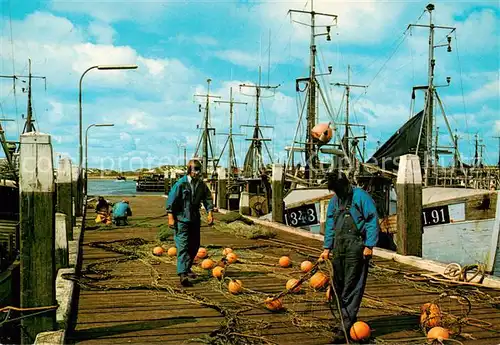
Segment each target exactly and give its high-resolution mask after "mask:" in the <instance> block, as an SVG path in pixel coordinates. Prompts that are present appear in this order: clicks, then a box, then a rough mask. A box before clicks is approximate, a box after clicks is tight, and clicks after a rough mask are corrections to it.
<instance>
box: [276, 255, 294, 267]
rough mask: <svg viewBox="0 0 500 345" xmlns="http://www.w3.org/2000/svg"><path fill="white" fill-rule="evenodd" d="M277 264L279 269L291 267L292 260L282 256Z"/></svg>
mask: <svg viewBox="0 0 500 345" xmlns="http://www.w3.org/2000/svg"><path fill="white" fill-rule="evenodd" d="M279 263H280V266H281V267H290V266H291V265H292V260H290V258H289V257H288V256H282V257H281V258H280V261H279Z"/></svg>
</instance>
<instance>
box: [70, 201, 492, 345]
mask: <svg viewBox="0 0 500 345" xmlns="http://www.w3.org/2000/svg"><path fill="white" fill-rule="evenodd" d="M111 199H112V198H111ZM129 200H130V205H131V207H132V210H133V214H134V217H131V218H130V221H129V223H130V225H129V226H127V227H122V228H117V227H97V226H96V225H95V224H94V221H93V218H94V214H93V212H92V211H91V210H90V209H89V210H88V214H87V218H86V230H85V231H84V239H83V248H82V249H83V263H82V274H83V275H82V276H81V277H77V280H79V281H80V284H79V285H80V294H79V300H78V301H76V304H77V308H76V315H75V320H74V322H75V325H74V331H73V332H70V334H69V339H68V341H69V342H71V343H78V344H89V345H90V344H112V343H113V344H118V343H119V344H127V343H128V344H147V343H161V344H176V345H177V344H194V343H210V342H209V341H208V339H210V338H209V337H210V336H212V337H217V336H219V338H217V339H218V340H221V339H224V338H223V337H222V335H224V336H226V337H228V339H235V337H236V338H237V337H238V336H239V337H241V339H246V340H247V341H248V342H247V343H252V344H260V343H262V344H266V343H267V344H328V343H329V341H330V339H331V334H330V333H329V332H328V331H325V329H322V328H321V327H319V328H317V327H315V326H314V325H316V326H317V325H318V324H320V325H321V324H323V325H326V324H329V323H335V322H334V321H332V320H333V316H332V313H331V311H330V309H329V306H328V303H326V302H325V299H324V294H325V293H324V291H323V292H314V291H312V290H311V289H310V288H309V287H308V285H307V284H304V286H303V290H304V291H306V292H305V293H303V294H302V295H297V296H298V297H293V298H288V297H289V296H285V298H284V306H285V307H286V308H289V310H293V313H291V312H282V313H275V312H271V311H268V310H266V309H265V308H264V307H263V304H262V303H259V298H260V296H262V295H263V294H269V295H273V294H276V293H279V292H281V291H282V290H283V289H284V287H285V283H286V281H287V277H295V278H300V276H302V273H301V272H300V270H299V269H298V266H299V265H300V262H301V261H302V260H305V259H307V258H308V257H309V259H310V260H311V261H312V260H314V258H317V257H318V255H319V250H320V249H321V248H322V243H321V242H320V241H317V240H313V239H307V238H304V237H301V236H299V235H294V234H290V233H285V232H279V231H278V232H277V236H276V237H274V238H272V239H248V238H242V237H236V236H235V235H232V234H230V233H227V232H221V231H216V227H217V223H218V218H220V214H216V226H215V227H208V226H203V227H202V229H201V231H202V240H201V242H202V246H205V247H207V248H208V249H209V252H210V251H214V250H216V251H220V250H221V248H225V247H231V248H233V249H234V250H235V252H236V253H238V249H240V250H241V251H243V250H244V248H246V249H247V250H248V249H249V248H252V249H251V250H252V253H253V259H252V258H250V257H249V256H244V259H243V258H242V259H241V261H242V263H235V264H233V266H229V268H228V269H227V273H226V276H228V277H230V278H232V279H240V280H242V281H243V285H244V287H245V288H246V289H248V290H244V292H243V295H244V296H246V295H247V294H249V295H251V296H255V299H254V300H253V302H254V303H252V304H248V303H245V304H244V305H242V303H241V301H242V299H239V298H240V297H241V295H240V296H238V295H230V294H228V293H227V289H225V286H224V284H222V285H219V283H218V282H217V281H216V280H215V278H211V277H209V276H208V274H207V273H205V274H203V273H202V274H201V275H200V276H199V277H198V278H197V279H196V280H195V284H194V286H193V287H190V288H181V287H180V285H179V280H178V277H177V275H176V273H175V265H174V263H173V262H174V261H175V260H174V259H171V258H167V259H171V260H172V261H171V262H168V261H166V260H161V258H160V259H158V260H155V258H154V257H151V258H144V257H142V258H139V259H131V260H129V259H130V253H126V252H122V253H119V252H116V251H110V250H105V249H103V248H104V247H103V244H105V243H110V242H112V241H121V240H126V239H137V238H142V239H144V240H146V241H155V240H156V236H157V233H158V230H159V228H160V227H161V226H162V225H163V224H165V223H166V217H162V215H164V213H165V210H164V208H165V199H164V198H163V197H161V196H137V197H130V198H129ZM135 241H137V240H135ZM169 243H172V241H169ZM99 244H100V245H99ZM288 244H291V245H288ZM137 245H138V246H139V245H141V242H138V243H137ZM150 245H151V247H153V246H154V242H151V243H150ZM294 245H295V246H294ZM308 248H310V250H308ZM315 249H316V250H315ZM165 255H166V254H165ZM259 255H260V256H259ZM281 255H289V256H290V257H291V259H292V260H293V262H294V266H293V267H292V268H280V267H272V269H273V270H274V274H270V272H271V271H269V272H268V273H265V272H262V271H259V270H257V269H255V270H243V269H241V270H240V269H238V266H239V265H244V264H246V265H247V267H248V265H249V264H250V261H252V260H253V261H255V262H254V264H255V265H256V266H255V267H257V266H258V262H262V261H264V260H265V258H276V261H274V260H271V261H268V262H267V264H269V265H270V266H272V265H273V264H277V259H278V258H279V257H280V256H281ZM242 257H243V255H242ZM373 263H374V267H372V268H370V275H369V279H368V283H367V287H366V291H365V295H364V299H363V304H362V307H361V310H360V313H359V316H358V319H360V320H363V321H366V322H367V323H368V324H369V325H370V326H371V328H372V330H373V332H372V340H373V343H375V341H377V343H379V342H380V343H384V341H385V342H387V343H391V344H394V343H398V344H423V343H425V339H423V338H422V337H424V333H423V331H422V330H420V329H419V311H418V310H419V308H420V306H421V305H423V304H424V303H427V302H432V301H435V300H437V299H438V298H439V296H440V294H441V293H443V292H447V293H449V294H457V293H458V291H457V290H456V289H453V288H452V287H446V286H442V285H440V284H430V285H426V284H421V283H419V282H418V281H417V280H418V279H412V277H414V276H415V277H416V276H417V275H414V273H422V272H424V271H423V270H421V269H417V268H415V267H411V266H407V265H402V264H398V263H396V262H394V261H389V260H385V259H380V258H376V257H375V258H374V259H373ZM276 266H277V265H276ZM396 271H400V272H399V273H398V272H396ZM196 272H197V273H200V272H202V271H201V269H199V268H196ZM403 273H404V274H403ZM405 277H406V278H405ZM91 278H93V279H91ZM96 286H102V287H106V288H101V289H99V288H96ZM148 287H149V288H148ZM154 287H156V288H154ZM165 287H168V288H165ZM462 290H463V291H465V292H466V293H468V296H469V299H470V301H471V303H472V310H471V312H470V313H469V314H468V319H463V318H462V324H463V325H462V326H463V327H462V329H461V334H462V336H457V337H454V339H455V340H457V341H459V343H462V344H471V345H472V344H474V345H495V344H499V343H500V312H499V309H498V308H500V299H499V297H498V296H500V291H498V290H493V289H487V288H479V289H477V288H476V287H470V288H463V289H462ZM471 290H477V291H479V292H476V293H475V294H474V295H470V294H471V293H472V292H471ZM465 292H464V293H465ZM187 296H192V298H191V299H188V298H187ZM470 296H475V297H476V298H472V297H470ZM479 296H482V297H481V301H479ZM201 301H210V303H214V304H217V305H219V306H221V307H222V308H227V309H228V310H234V308H242V310H241V311H240V313H239V314H237V317H236V318H232V317H230V316H233V317H234V316H235V315H236V314H235V313H228V314H226V315H225V316H224V315H223V313H221V312H220V311H219V310H217V308H214V307H213V304H212V305H208V304H205V305H204V304H203V303H201ZM247 301H248V299H247ZM454 301H456V299H455V300H454V299H440V300H439V303H440V305H441V307H442V309H443V311H445V312H451V313H452V314H453V315H456V316H460V315H461V313H462V311H463V309H464V305H462V304H459V303H455V302H454ZM238 320H239V321H240V322H241V323H238ZM311 321H315V322H311ZM473 324H475V325H476V326H473ZM222 325H229V326H230V327H227V328H224V327H222ZM323 328H324V327H323ZM214 339H215V338H212V340H214ZM412 339H413V340H412ZM202 340H204V341H202ZM212 343H213V344H231V343H233V342H231V341H227V342H225V343H224V342H215V341H214V342H212Z"/></svg>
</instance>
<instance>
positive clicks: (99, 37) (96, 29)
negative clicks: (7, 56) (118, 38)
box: [88, 21, 116, 44]
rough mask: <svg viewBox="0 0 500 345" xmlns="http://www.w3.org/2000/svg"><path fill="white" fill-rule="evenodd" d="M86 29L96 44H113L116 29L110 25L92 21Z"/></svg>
mask: <svg viewBox="0 0 500 345" xmlns="http://www.w3.org/2000/svg"><path fill="white" fill-rule="evenodd" d="M88 30H89V33H90V35H92V36H93V37H94V38H95V40H96V42H97V43H98V44H113V40H114V36H115V35H116V31H115V30H114V29H113V28H112V27H111V25H109V24H106V23H103V22H99V21H92V22H91V23H90V24H89V28H88Z"/></svg>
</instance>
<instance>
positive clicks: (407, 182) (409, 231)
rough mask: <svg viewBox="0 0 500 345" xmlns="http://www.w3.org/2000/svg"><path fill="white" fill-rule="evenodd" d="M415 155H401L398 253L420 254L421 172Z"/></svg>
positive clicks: (398, 189) (397, 185) (398, 181)
mask: <svg viewBox="0 0 500 345" xmlns="http://www.w3.org/2000/svg"><path fill="white" fill-rule="evenodd" d="M420 169H421V168H420V160H419V158H418V156H417V155H404V156H401V159H400V161H399V170H398V177H397V181H396V193H397V196H398V206H397V216H398V232H397V236H396V245H397V252H398V254H402V255H414V256H419V257H421V256H422V232H423V231H422V230H423V229H422V172H421V170H420Z"/></svg>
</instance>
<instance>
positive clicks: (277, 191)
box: [271, 164, 284, 223]
mask: <svg viewBox="0 0 500 345" xmlns="http://www.w3.org/2000/svg"><path fill="white" fill-rule="evenodd" d="M271 182H272V186H271V188H272V215H273V222H278V223H283V220H284V218H283V212H284V210H283V208H284V207H283V165H282V164H273V172H272V181H271Z"/></svg>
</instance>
